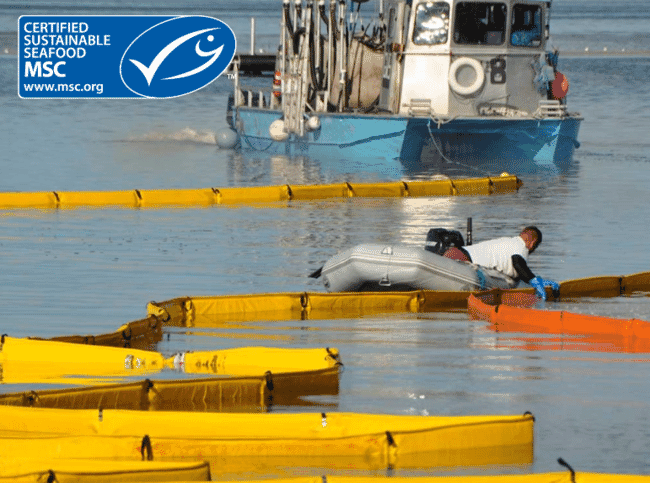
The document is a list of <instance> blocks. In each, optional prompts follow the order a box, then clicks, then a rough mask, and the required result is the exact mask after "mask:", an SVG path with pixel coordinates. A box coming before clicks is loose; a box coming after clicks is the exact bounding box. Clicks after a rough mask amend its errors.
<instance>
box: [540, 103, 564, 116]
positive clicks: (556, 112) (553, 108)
mask: <svg viewBox="0 0 650 483" xmlns="http://www.w3.org/2000/svg"><path fill="white" fill-rule="evenodd" d="M566 115H567V109H566V104H562V103H561V102H560V101H558V100H553V99H550V100H547V99H540V101H539V103H538V105H537V111H536V112H535V117H565V116H566Z"/></svg>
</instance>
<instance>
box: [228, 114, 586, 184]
mask: <svg viewBox="0 0 650 483" xmlns="http://www.w3.org/2000/svg"><path fill="white" fill-rule="evenodd" d="M236 114H237V115H236V119H237V120H236V122H235V123H234V127H235V129H236V131H237V133H238V135H239V138H240V145H241V148H242V149H252V150H255V151H264V152H267V153H269V154H284V155H290V156H293V155H308V156H312V157H316V158H319V159H332V158H333V159H339V160H355V159H359V158H360V159H369V158H383V159H388V160H391V161H400V162H401V163H402V164H404V165H405V166H406V167H417V166H421V165H427V164H435V163H449V162H453V163H458V164H461V165H467V166H474V167H483V168H490V167H491V168H493V169H511V170H513V171H514V170H516V169H518V168H527V167H535V166H556V167H560V168H566V167H568V166H569V165H570V164H571V161H572V158H573V153H574V150H575V148H576V147H578V145H579V144H578V141H577V137H578V131H579V129H580V122H581V118H579V117H574V116H568V117H564V118H545V119H532V118H516V119H506V118H494V117H481V118H457V119H453V120H449V121H448V122H440V123H438V122H436V121H434V120H432V119H430V118H419V117H418V118H415V117H411V118H409V117H402V116H391V115H378V114H349V113H318V117H319V119H320V127H319V128H318V129H316V130H313V131H308V132H306V133H305V135H304V136H302V137H299V136H295V135H292V136H290V137H289V138H288V139H287V140H285V141H276V140H273V139H272V138H271V136H270V134H269V127H270V125H271V123H272V122H273V121H275V120H277V119H280V118H281V117H282V112H281V111H279V110H269V109H264V108H253V107H239V108H237V113H236Z"/></svg>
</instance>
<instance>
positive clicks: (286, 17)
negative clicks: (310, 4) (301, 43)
mask: <svg viewBox="0 0 650 483" xmlns="http://www.w3.org/2000/svg"><path fill="white" fill-rule="evenodd" d="M290 8H291V7H290V5H289V4H286V5H285V6H284V24H285V25H286V26H287V32H289V37H291V38H293V23H291V13H290V12H289V9H290Z"/></svg>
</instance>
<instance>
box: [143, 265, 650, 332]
mask: <svg viewBox="0 0 650 483" xmlns="http://www.w3.org/2000/svg"><path fill="white" fill-rule="evenodd" d="M508 292H510V293H527V294H532V293H533V289H532V288H528V289H515V290H509V291H508ZM634 292H650V272H642V273H637V274H633V275H625V276H605V277H591V278H583V279H577V280H568V281H565V282H562V283H561V284H560V298H561V299H566V298H577V297H617V296H619V295H630V294H632V293H634ZM471 293H472V292H442V291H427V290H421V291H414V292H363V293H358V292H338V293H337V292H334V293H320V292H289V293H269V294H244V295H222V296H214V297H179V298H175V299H171V300H167V301H163V302H150V303H149V304H148V305H147V312H148V314H149V315H153V316H156V317H158V318H159V319H160V320H161V321H162V322H164V323H165V324H166V325H174V326H180V327H214V326H216V325H217V324H218V323H219V322H227V321H257V320H308V319H312V320H313V319H335V318H358V317H364V316H369V315H377V314H389V313H409V312H410V313H425V312H443V311H452V310H465V309H466V308H467V298H468V297H469V295H470V294H471ZM549 298H550V294H549Z"/></svg>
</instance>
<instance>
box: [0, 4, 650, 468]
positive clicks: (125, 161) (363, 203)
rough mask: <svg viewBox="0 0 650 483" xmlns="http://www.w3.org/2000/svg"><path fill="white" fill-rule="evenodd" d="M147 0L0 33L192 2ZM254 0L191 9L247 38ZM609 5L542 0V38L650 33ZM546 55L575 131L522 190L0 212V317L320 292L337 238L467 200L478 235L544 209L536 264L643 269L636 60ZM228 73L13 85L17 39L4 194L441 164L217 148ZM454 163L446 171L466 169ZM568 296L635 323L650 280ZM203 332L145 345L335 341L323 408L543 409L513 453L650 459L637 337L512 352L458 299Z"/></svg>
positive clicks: (639, 63)
mask: <svg viewBox="0 0 650 483" xmlns="http://www.w3.org/2000/svg"><path fill="white" fill-rule="evenodd" d="M153 3H154V2H151V3H147V2H119V3H118V2H117V1H115V2H110V1H104V2H102V3H99V4H91V3H90V2H87V3H82V4H81V6H79V3H75V5H76V6H77V9H76V10H71V9H69V8H68V7H67V5H68V4H67V2H63V1H61V2H54V3H53V2H45V1H39V2H29V3H27V2H25V1H23V2H18V4H19V5H22V6H26V5H28V4H29V5H31V6H32V8H31V9H27V8H24V9H23V10H20V9H10V8H9V7H8V6H7V5H5V6H4V7H3V5H4V4H3V3H0V30H3V31H5V32H9V33H11V29H12V28H13V29H14V30H15V19H16V18H17V16H18V15H20V14H21V13H56V14H62V13H121V12H124V13H158V12H161V11H162V12H168V13H191V12H192V11H193V10H192V9H193V8H194V7H193V6H192V5H189V6H188V5H187V4H183V7H182V8H181V6H179V5H178V3H175V2H155V3H156V7H155V8H154V7H153V6H152V5H153ZM252 4H253V2H230V3H227V4H226V3H225V2H224V3H223V4H219V3H217V4H216V5H217V6H213V7H211V10H210V11H207V10H206V8H204V7H200V8H199V7H196V11H198V12H200V13H202V14H210V15H215V16H217V17H219V18H221V19H223V20H224V21H226V22H227V23H229V25H231V26H232V27H233V29H234V30H235V31H236V32H237V33H238V41H239V45H240V47H241V48H242V49H243V50H245V49H247V48H248V47H247V45H248V44H247V42H248V30H247V29H248V19H249V17H250V7H251V5H252ZM254 4H255V9H256V15H265V16H268V17H269V18H273V15H275V14H276V9H275V7H276V2H266V1H265V2H255V3H254ZM52 5H55V6H56V7H57V8H52ZM84 5H85V7H84ZM91 5H99V7H98V8H91ZM603 5H604V4H603V3H602V2H599V1H595V0H593V1H592V0H581V1H575V2H570V1H568V0H564V1H559V0H556V2H554V8H555V13H554V19H555V23H554V24H553V25H552V28H553V29H554V30H553V31H554V32H557V35H556V36H555V37H554V38H555V40H556V44H559V46H560V47H563V46H564V47H566V48H568V49H570V50H584V48H585V47H586V46H587V45H586V44H587V43H588V44H589V45H591V46H592V47H591V50H594V49H596V48H598V49H600V50H602V49H603V48H604V47H608V49H609V50H610V51H611V50H612V49H620V50H622V49H623V48H625V49H627V50H628V51H629V50H648V49H650V47H649V45H650V39H649V36H648V33H647V21H648V20H649V19H650V6H649V5H650V2H622V1H611V2H607V4H606V6H607V9H605V7H603ZM81 7H83V8H81ZM260 24H263V25H264V26H263V27H260V28H261V30H262V32H261V34H260V35H262V36H263V38H265V39H267V40H265V42H266V43H268V44H269V45H272V44H273V42H274V41H273V28H274V25H273V22H264V23H263V22H258V26H259V25H260ZM572 26H577V27H579V29H580V30H579V31H577V32H576V31H573V30H572V28H571V27H572ZM264 36H266V37H264ZM5 38H9V39H10V38H11V35H9V36H8V37H7V36H5ZM14 42H15V39H14ZM263 43H264V42H262V43H260V44H259V45H260V46H261V45H262V44H263ZM560 69H561V70H562V71H563V72H564V73H565V74H566V75H567V76H568V77H569V79H570V81H571V91H570V99H569V101H570V103H571V109H572V110H575V111H580V112H581V113H582V114H583V115H584V117H585V121H584V123H583V125H582V129H581V133H580V141H581V143H582V146H581V147H580V149H579V150H577V152H576V156H575V164H574V166H573V168H572V169H570V170H568V171H567V172H564V173H548V172H541V173H528V174H522V175H521V177H522V179H523V180H524V183H525V184H524V186H523V188H522V189H521V190H520V191H519V192H518V193H516V194H509V195H503V196H494V197H488V198H440V199H410V200H401V199H397V200H393V199H389V200H351V201H346V202H339V201H328V202H315V203H300V204H292V205H290V206H287V207H273V206H271V207H268V206H266V207H239V208H211V209H185V210H173V209H169V210H142V211H138V210H113V209H106V210H61V211H42V212H39V211H28V212H0V256H1V257H2V266H3V269H2V270H1V271H0V286H1V287H2V295H1V296H0V303H1V309H2V312H3V317H2V320H1V321H0V331H1V333H8V334H10V335H12V336H28V335H38V336H43V337H48V336H53V335H61V334H71V333H101V332H108V331H113V330H115V329H116V328H117V327H118V326H119V325H121V324H122V323H124V322H127V321H130V320H135V319H139V318H142V317H143V316H144V315H145V314H146V310H145V305H146V303H147V302H148V301H150V300H157V301H160V300H166V299H170V298H173V297H177V296H183V295H222V294H246V293H259V292H282V291H304V290H309V291H322V290H323V287H322V286H321V285H319V283H318V282H317V281H314V280H312V279H309V278H307V275H308V274H309V273H310V272H311V271H313V270H314V269H316V268H318V267H319V266H320V265H321V264H322V263H323V262H324V261H325V260H326V259H327V258H328V257H329V256H331V255H333V254H334V253H336V252H337V251H339V250H343V249H345V248H348V247H350V246H351V245H353V244H356V243H363V242H376V241H380V242H383V243H403V244H410V245H421V244H422V243H423V241H424V238H425V235H426V232H427V231H428V229H429V228H430V227H433V226H444V227H448V228H458V229H462V230H463V231H464V226H465V222H466V219H467V217H469V216H471V217H473V220H474V239H475V240H481V239H487V238H491V237H494V236H499V235H511V234H512V235H514V234H515V233H516V232H517V230H518V229H519V228H520V227H521V226H523V225H525V224H529V223H536V224H537V225H538V226H540V228H541V229H542V231H543V232H544V243H543V245H542V246H541V247H540V249H539V250H538V251H537V252H536V254H535V255H534V256H533V257H532V259H531V267H532V268H533V270H535V271H536V272H538V273H539V274H540V275H542V276H544V277H546V278H552V279H556V280H567V279H573V278H580V277H587V276H595V275H622V274H629V273H635V272H639V271H647V270H650V263H649V260H648V255H647V248H648V235H649V234H650V229H649V228H648V222H649V219H648V208H647V207H648V202H649V201H650V141H649V140H648V132H649V131H650V114H648V113H650V83H648V78H649V77H650V58H648V57H642V56H636V57H629V56H628V57H623V56H618V57H605V56H600V57H598V56H590V57H576V56H572V57H564V58H562V59H561V63H560ZM250 82H253V83H255V82H257V83H264V84H267V83H270V79H268V78H267V79H261V80H260V79H255V80H251V81H250ZM230 89H231V84H230V81H228V80H227V79H225V78H220V79H218V80H217V81H216V82H214V83H213V84H211V85H210V86H208V87H207V88H205V89H203V90H201V91H199V92H196V93H194V94H192V95H189V96H186V97H182V98H179V99H173V100H167V101H145V100H141V101H138V100H130V101H116V100H104V101H89V100H88V101H84V100H74V101H54V100H37V101H34V100H32V101H28V100H21V99H19V98H18V97H17V95H16V59H15V56H13V55H0V120H1V121H2V123H1V125H2V128H1V129H2V133H1V134H0V147H1V148H0V167H1V170H2V171H1V172H2V176H0V191H40V190H60V191H64V190H117V189H132V188H141V189H151V188H202V187H208V186H214V187H223V186H249V185H269V184H280V183H322V182H331V181H342V180H348V181H354V180H359V181H370V180H394V179H399V178H401V177H404V176H409V177H418V178H428V177H431V176H432V175H435V174H437V173H434V172H426V171H423V172H416V173H408V175H406V174H404V173H402V172H401V168H400V166H399V165H386V164H375V162H374V161H373V162H369V163H367V164H362V163H357V164H354V165H350V164H346V163H335V162H332V161H328V162H327V163H325V162H321V161H320V160H319V159H312V158H293V159H289V158H285V157H281V156H277V157H269V156H265V155H249V154H240V153H234V152H230V151H221V150H219V149H218V148H217V147H216V146H215V144H214V133H215V131H217V130H218V129H220V128H221V127H224V126H225V125H226V123H225V116H224V113H225V105H226V99H227V96H228V94H229V92H230ZM452 168H454V167H453V166H451V167H449V169H447V170H446V173H447V174H451V175H460V174H465V175H466V174H467V173H459V172H456V171H455V170H454V169H452ZM472 174H474V175H479V174H480V173H472ZM547 307H550V308H567V307H565V306H562V305H558V306H554V305H552V304H547ZM570 308H571V310H576V311H581V312H588V313H594V314H601V315H611V316H616V317H638V318H641V319H645V320H650V298H648V297H635V298H626V299H609V300H586V301H582V302H580V303H577V304H572V305H571V306H570ZM306 326H308V327H310V328H312V329H314V330H304V327H306ZM206 332H207V333H208V335H206ZM210 332H211V331H202V333H201V334H198V333H192V332H182V331H178V330H176V331H171V337H170V338H169V340H165V342H163V343H161V344H159V346H158V348H157V349H158V350H159V351H162V352H164V353H165V354H170V353H172V352H174V351H177V350H191V349H196V350H199V349H217V348H223V347H231V346H243V345H250V344H260V343H265V344H268V345H285V346H290V347H320V346H334V347H338V348H339V350H340V351H341V354H342V358H343V361H344V362H345V364H346V371H345V372H344V374H343V376H342V379H341V393H340V395H339V397H338V398H335V400H334V401H333V402H334V404H336V406H337V408H338V410H341V411H358V412H385V413H391V414H423V415H427V414H428V415H435V414H511V413H523V412H524V411H527V410H529V411H531V412H533V413H534V414H535V416H536V418H537V423H536V427H535V461H534V464H533V465H532V467H528V468H524V469H523V471H555V470H558V469H559V467H558V466H557V464H556V462H555V461H556V459H557V457H559V456H562V457H563V458H564V459H565V460H567V461H568V462H569V463H570V464H572V465H573V467H574V468H576V469H577V470H583V471H602V472H621V473H646V474H647V473H650V465H649V464H648V463H647V444H648V438H649V437H650V420H649V419H648V417H647V414H649V411H650V403H649V402H648V401H649V399H650V398H649V396H650V391H649V390H648V376H650V368H649V365H648V364H650V363H649V362H639V360H642V359H650V357H649V356H648V355H643V354H641V355H639V354H636V355H630V354H611V353H597V352H593V351H591V352H579V351H566V350H564V351H562V350H527V349H526V346H525V342H522V341H521V340H517V337H515V336H516V334H515V336H512V337H510V336H509V335H507V334H498V335H497V334H495V333H493V332H491V331H490V330H488V329H487V327H486V325H485V324H483V323H481V322H476V321H469V320H467V316H466V315H465V314H435V315H430V316H421V317H416V316H411V315H409V316H403V317H397V316H396V317H387V318H382V317H375V318H368V319H361V320H357V319H350V320H347V319H338V320H333V321H329V320H323V321H321V320H314V321H301V322H295V323H291V322H289V323H288V322H282V323H272V322H269V324H268V330H266V331H264V333H265V334H268V335H270V336H272V335H277V334H280V335H281V337H280V338H275V339H274V340H268V341H264V340H262V341H259V340H255V341H253V342H252V343H250V344H249V342H248V341H246V340H243V339H227V338H223V337H217V336H216V335H218V331H214V332H213V333H212V335H215V336H209V335H210ZM231 332H232V331H231ZM519 336H522V334H519ZM0 390H3V391H13V390H17V389H16V388H15V387H12V386H4V387H2V388H0ZM328 402H329V403H331V402H332V401H328ZM288 410H299V409H288ZM316 410H317V409H316ZM514 470H516V469H513V468H491V469H489V471H492V472H498V471H514ZM520 470H521V469H520ZM460 471H465V470H462V469H461V470H460ZM467 471H469V472H476V470H475V469H470V470H467Z"/></svg>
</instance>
